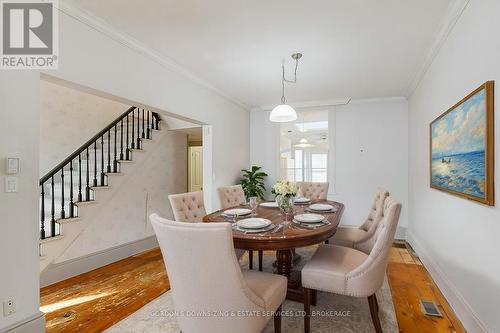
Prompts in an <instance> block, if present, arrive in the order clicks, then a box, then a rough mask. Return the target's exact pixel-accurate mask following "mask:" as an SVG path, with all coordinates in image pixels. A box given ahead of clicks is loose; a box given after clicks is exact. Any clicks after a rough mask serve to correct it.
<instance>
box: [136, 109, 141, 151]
mask: <svg viewBox="0 0 500 333" xmlns="http://www.w3.org/2000/svg"><path fill="white" fill-rule="evenodd" d="M140 128H141V111H139V109H137V149H141V133H140Z"/></svg>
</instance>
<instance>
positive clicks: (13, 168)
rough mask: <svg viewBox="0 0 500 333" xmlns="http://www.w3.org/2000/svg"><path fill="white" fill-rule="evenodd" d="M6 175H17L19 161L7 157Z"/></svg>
mask: <svg viewBox="0 0 500 333" xmlns="http://www.w3.org/2000/svg"><path fill="white" fill-rule="evenodd" d="M6 171H7V173H8V174H15V173H19V159H18V158H16V157H7V170H6Z"/></svg>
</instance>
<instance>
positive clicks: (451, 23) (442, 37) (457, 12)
mask: <svg viewBox="0 0 500 333" xmlns="http://www.w3.org/2000/svg"><path fill="white" fill-rule="evenodd" d="M469 2H470V0H453V1H452V2H451V3H450V4H449V5H448V9H447V11H446V14H445V16H444V17H443V19H442V21H441V24H440V26H439V28H438V32H437V34H436V36H435V38H434V41H433V43H432V45H431V47H430V49H429V51H428V52H427V55H426V56H425V58H424V61H423V63H422V65H421V66H420V68H419V69H418V71H417V72H416V73H415V75H414V77H413V79H412V81H411V83H410V84H409V85H408V88H407V89H406V92H405V94H404V95H405V96H406V97H408V98H409V97H410V96H411V95H412V94H413V92H414V91H415V89H417V87H418V85H419V84H420V82H421V81H422V79H423V78H424V76H425V73H427V70H428V69H429V67H430V66H431V64H432V62H433V61H434V59H435V58H436V56H437V55H438V54H439V51H440V50H441V48H442V47H443V45H444V43H445V42H446V40H447V39H448V36H449V35H450V33H451V32H452V31H453V28H454V27H455V24H456V23H457V22H458V20H459V19H460V17H461V16H462V14H463V12H464V10H465V8H466V7H467V5H468V4H469Z"/></svg>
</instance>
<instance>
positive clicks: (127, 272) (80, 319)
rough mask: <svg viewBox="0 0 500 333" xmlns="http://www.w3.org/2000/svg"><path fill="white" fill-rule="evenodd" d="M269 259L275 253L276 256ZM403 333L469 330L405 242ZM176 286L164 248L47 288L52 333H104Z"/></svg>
mask: <svg viewBox="0 0 500 333" xmlns="http://www.w3.org/2000/svg"><path fill="white" fill-rule="evenodd" d="M266 255H273V254H272V253H271V252H269V253H266ZM387 275H388V278H389V284H390V286H391V292H392V297H393V301H394V306H395V309H396V316H397V319H398V325H399V330H400V332H404V333H412V332H417V333H427V332H428V333H440V332H458V333H461V332H465V329H464V328H463V326H462V324H461V323H460V321H459V320H458V319H457V318H456V317H455V315H454V313H453V311H452V310H451V308H450V306H449V305H448V303H447V302H446V300H445V299H444V297H443V295H442V294H441V292H440V291H439V289H438V288H437V286H436V285H435V284H434V282H433V281H432V279H431V277H430V275H429V273H428V272H427V270H426V269H425V267H424V266H423V265H422V264H421V262H420V261H419V260H418V258H417V257H416V256H414V255H413V254H412V252H411V251H410V250H408V249H407V248H406V247H405V246H404V244H395V246H394V247H393V248H392V249H391V254H390V259H389V265H388V268H387ZM169 288H170V285H169V283H168V278H167V276H166V272H165V266H164V265H163V261H162V257H161V253H160V250H159V249H153V250H151V251H147V252H144V253H141V254H138V255H135V256H132V257H130V258H127V259H124V260H121V261H118V262H116V263H113V264H111V265H107V266H104V267H101V268H99V269H96V270H94V271H91V272H88V273H85V274H82V275H79V276H76V277H74V278H71V279H68V280H65V281H61V282H58V283H56V284H53V285H51V286H48V287H45V288H42V290H41V306H42V307H41V310H42V311H43V312H44V313H45V319H46V321H47V326H46V327H47V332H48V333H55V332H101V331H102V330H104V329H106V328H108V327H110V326H112V325H113V324H115V323H116V322H118V321H120V320H121V319H123V318H125V317H127V316H128V315H129V314H131V313H133V312H135V311H136V310H138V309H139V308H141V307H142V306H143V305H144V304H146V303H148V302H150V301H151V300H153V299H155V298H156V297H158V296H159V295H161V294H163V293H164V292H166V291H167V290H168V289H169ZM420 299H424V300H431V301H433V302H435V303H437V304H438V305H439V309H440V311H441V313H442V314H443V318H437V317H428V316H424V315H423V314H422V312H421V310H420V305H419V303H418V302H419V300H420Z"/></svg>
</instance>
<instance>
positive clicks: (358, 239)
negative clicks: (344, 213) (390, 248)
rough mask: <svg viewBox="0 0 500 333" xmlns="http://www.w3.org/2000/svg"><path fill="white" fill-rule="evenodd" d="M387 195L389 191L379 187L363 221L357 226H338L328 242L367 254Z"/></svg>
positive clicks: (372, 242)
mask: <svg viewBox="0 0 500 333" xmlns="http://www.w3.org/2000/svg"><path fill="white" fill-rule="evenodd" d="M388 196H389V192H387V191H386V190H384V189H381V188H379V189H378V190H377V192H376V193H375V198H374V199H373V203H372V206H371V207H370V212H369V213H368V217H367V218H366V220H365V222H364V223H363V224H362V225H361V226H359V227H350V226H339V227H338V228H337V231H336V232H335V235H334V236H333V237H332V238H330V239H329V244H333V245H340V246H347V247H351V248H353V249H357V250H360V251H363V252H364V253H366V254H369V253H370V251H371V250H372V247H373V245H374V243H375V237H374V236H375V231H376V230H377V227H378V224H379V222H380V220H382V213H383V211H384V202H385V200H386V198H387V197H388Z"/></svg>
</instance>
